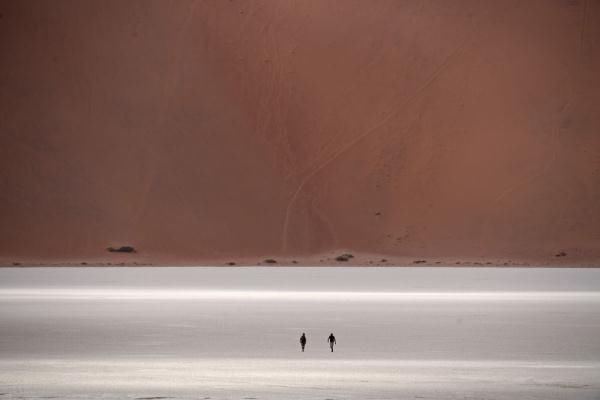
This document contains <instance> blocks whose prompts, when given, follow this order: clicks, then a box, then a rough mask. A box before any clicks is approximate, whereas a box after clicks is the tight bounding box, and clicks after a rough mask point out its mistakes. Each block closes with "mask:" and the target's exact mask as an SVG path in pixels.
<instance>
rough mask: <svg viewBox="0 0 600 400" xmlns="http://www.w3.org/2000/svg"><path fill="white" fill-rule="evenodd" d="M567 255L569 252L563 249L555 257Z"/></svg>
mask: <svg viewBox="0 0 600 400" xmlns="http://www.w3.org/2000/svg"><path fill="white" fill-rule="evenodd" d="M566 255H567V253H565V252H564V251H561V252H560V253H557V254H555V255H554V257H565V256H566Z"/></svg>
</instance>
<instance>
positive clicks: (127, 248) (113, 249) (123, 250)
mask: <svg viewBox="0 0 600 400" xmlns="http://www.w3.org/2000/svg"><path fill="white" fill-rule="evenodd" d="M106 250H108V251H110V252H111V253H136V251H135V249H134V248H133V247H132V246H121V247H109V248H108V249H106Z"/></svg>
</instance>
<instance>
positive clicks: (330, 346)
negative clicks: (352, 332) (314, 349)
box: [327, 333, 337, 353]
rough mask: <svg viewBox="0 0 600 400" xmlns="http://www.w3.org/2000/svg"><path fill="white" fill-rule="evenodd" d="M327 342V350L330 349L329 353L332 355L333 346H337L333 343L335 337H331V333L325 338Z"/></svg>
mask: <svg viewBox="0 0 600 400" xmlns="http://www.w3.org/2000/svg"><path fill="white" fill-rule="evenodd" d="M327 341H328V342H329V348H330V349H331V352H332V353H333V345H334V344H337V343H336V341H335V336H333V333H331V334H330V335H329V337H328V338H327Z"/></svg>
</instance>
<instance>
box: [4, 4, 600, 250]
mask: <svg viewBox="0 0 600 400" xmlns="http://www.w3.org/2000/svg"><path fill="white" fill-rule="evenodd" d="M598 71H600V2H598V1H593V0H579V1H578V0H564V1H561V0H554V1H527V2H523V1H516V0H515V1H502V2H498V1H492V0H489V1H475V0H473V1H444V0H439V1H429V2H422V1H396V0H390V1H385V0H378V1H375V2H365V1H359V0H356V1H329V0H326V1H323V0H318V1H317V0H314V1H302V2H286V1H183V0H181V1H152V0H149V1H129V0H128V1H120V0H118V1H117V0H109V1H102V2H99V1H88V0H85V1H67V0H56V1H51V2H50V1H32V0H23V1H18V2H17V1H9V0H0V88H1V90H0V255H1V256H2V257H4V258H7V259H9V258H14V259H27V258H36V257H37V258H39V259H48V260H50V259H78V258H81V257H101V256H103V255H104V254H105V253H106V251H105V248H106V247H107V246H111V245H119V244H132V245H134V246H135V247H136V248H138V249H139V250H140V254H141V253H143V254H145V255H146V256H149V257H150V258H152V256H154V255H155V256H157V257H158V256H159V255H160V256H166V257H170V258H171V259H172V260H173V261H177V260H179V259H191V260H197V261H198V262H202V260H206V259H209V258H218V257H246V256H247V257H250V256H252V257H253V256H262V255H276V256H287V255H298V254H300V255H311V254H316V253H321V252H327V251H331V250H334V249H349V250H352V251H355V252H357V253H371V254H385V255H390V256H409V257H413V256H414V257H463V256H464V257H481V258H486V257H487V258H498V257H514V258H523V259H525V258H527V259H533V260H535V259H539V260H546V261H548V262H554V261H553V260H554V254H555V253H557V252H558V251H565V252H566V253H567V254H568V257H569V262H579V261H581V262H583V261H586V262H588V261H590V260H591V262H597V261H599V260H600V74H598ZM555 261H556V260H555ZM556 262H558V261H556ZM561 262H562V261H561Z"/></svg>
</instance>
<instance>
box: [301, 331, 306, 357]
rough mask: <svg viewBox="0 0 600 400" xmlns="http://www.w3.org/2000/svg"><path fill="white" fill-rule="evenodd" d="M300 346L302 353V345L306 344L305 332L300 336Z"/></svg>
mask: <svg viewBox="0 0 600 400" xmlns="http://www.w3.org/2000/svg"><path fill="white" fill-rule="evenodd" d="M300 346H302V352H303V353H304V346H306V334H305V333H304V332H302V336H300Z"/></svg>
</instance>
